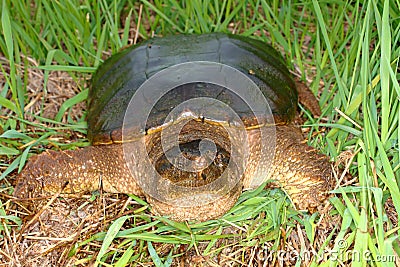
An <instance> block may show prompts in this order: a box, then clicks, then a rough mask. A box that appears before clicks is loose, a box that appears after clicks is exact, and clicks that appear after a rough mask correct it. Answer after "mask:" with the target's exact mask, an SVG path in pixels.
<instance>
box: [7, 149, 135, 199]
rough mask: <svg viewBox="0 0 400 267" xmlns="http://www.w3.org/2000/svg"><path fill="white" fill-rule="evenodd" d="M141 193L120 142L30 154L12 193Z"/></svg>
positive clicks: (27, 196) (27, 195) (20, 195)
mask: <svg viewBox="0 0 400 267" xmlns="http://www.w3.org/2000/svg"><path fill="white" fill-rule="evenodd" d="M100 188H102V189H103V190H104V191H106V192H122V193H132V194H137V195H140V194H141V190H140V189H139V187H138V185H137V183H136V181H135V179H134V178H133V177H132V175H131V173H130V171H129V169H128V168H127V167H126V164H125V161H124V156H123V152H122V146H121V145H117V144H114V145H107V146H89V147H86V148H83V149H78V150H72V151H61V152H59V151H51V150H50V151H46V152H44V153H42V154H40V155H36V156H34V157H32V158H31V159H30V160H29V161H28V163H27V165H26V166H25V168H24V169H23V171H22V172H21V173H20V174H19V175H18V176H17V185H16V187H15V190H14V196H15V197H18V198H29V197H37V196H40V195H41V194H43V193H44V192H48V193H57V192H61V193H65V194H82V193H86V192H90V191H94V190H98V189H100Z"/></svg>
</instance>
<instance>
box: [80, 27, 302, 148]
mask: <svg viewBox="0 0 400 267" xmlns="http://www.w3.org/2000/svg"><path fill="white" fill-rule="evenodd" d="M191 61H210V62H217V63H222V64H225V65H228V66H231V67H233V68H235V69H237V70H239V71H241V72H242V73H244V74H245V75H247V76H248V77H249V78H250V79H251V80H252V81H253V82H254V83H255V84H256V85H257V86H258V87H259V89H260V90H261V92H262V93H263V95H264V96H265V98H266V99H267V101H268V104H269V106H270V108H271V111H272V114H273V115H274V119H275V122H280V123H288V122H290V121H291V120H292V119H293V118H294V116H295V112H296V105H297V102H298V96H297V91H296V87H295V83H294V82H293V80H292V78H291V76H290V74H289V71H288V69H287V68H286V66H285V64H284V61H283V59H282V57H281V56H280V54H279V53H278V52H277V51H276V50H275V49H274V48H272V47H271V46H269V45H268V44H266V43H264V42H262V41H259V40H256V39H253V38H249V37H244V36H239V35H232V34H225V33H211V34H202V35H175V36H168V37H163V38H153V39H150V40H147V41H145V42H143V43H141V44H138V45H134V46H132V47H129V48H127V49H125V50H123V51H121V52H119V53H117V54H115V55H113V56H111V57H110V58H109V59H107V60H106V61H105V62H104V63H103V64H102V65H101V66H100V67H99V68H98V70H97V71H96V73H95V74H94V75H93V78H92V81H91V88H90V90H89V96H88V115H87V119H88V138H89V140H90V141H91V142H92V144H94V145H96V144H109V143H113V142H121V140H122V139H121V135H122V134H121V131H122V125H123V121H124V114H125V111H126V109H127V106H128V104H129V101H130V100H131V98H132V97H133V95H134V94H135V92H136V91H137V89H138V88H139V87H140V86H141V85H142V84H143V83H144V82H145V81H146V80H147V79H149V78H150V77H152V76H153V75H154V74H156V73H158V72H159V71H161V70H163V69H166V68H168V67H171V66H173V65H176V64H179V63H184V62H191ZM200 96H208V97H214V98H216V99H218V100H221V101H222V102H224V103H227V104H228V105H229V106H230V107H232V108H233V109H235V111H237V113H238V114H239V116H240V117H241V118H242V120H243V122H244V123H245V125H246V126H247V124H249V123H250V121H252V120H251V117H252V116H254V115H253V113H252V111H251V110H250V109H249V108H248V107H246V105H243V103H242V102H241V101H240V99H238V96H236V95H234V93H232V92H229V90H226V89H225V88H223V87H221V86H218V85H215V84H207V83H201V82H194V83H191V84H185V85H182V86H180V87H179V88H177V90H174V91H173V92H171V93H169V94H167V95H166V96H165V97H163V98H162V99H161V100H160V101H159V102H158V103H157V105H155V106H154V108H153V110H152V112H151V116H149V119H148V120H147V122H146V126H145V128H146V130H147V129H151V128H154V127H157V126H160V125H161V124H162V121H163V119H165V117H166V116H167V115H168V113H169V111H170V110H171V109H173V108H175V107H176V105H179V103H181V102H183V101H185V100H187V99H189V98H191V97H200ZM251 123H254V122H253V121H252V122H251ZM136 129H137V130H138V131H139V129H140V127H137V128H136Z"/></svg>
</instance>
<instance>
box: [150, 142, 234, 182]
mask: <svg viewBox="0 0 400 267" xmlns="http://www.w3.org/2000/svg"><path fill="white" fill-rule="evenodd" d="M203 142H204V141H203V140H200V139H197V140H193V141H190V142H186V143H181V144H179V148H178V147H173V148H171V149H170V150H169V151H167V152H166V153H164V154H163V155H161V157H159V158H157V159H156V160H155V162H154V167H155V169H156V170H157V172H158V174H160V175H161V177H163V178H165V179H167V180H169V181H171V182H172V183H173V184H175V185H177V186H183V187H200V186H205V185H207V184H210V183H212V182H213V181H215V180H217V179H218V178H219V177H221V175H222V174H223V172H224V171H225V170H226V168H227V167H228V164H229V160H230V156H231V155H230V151H227V150H225V149H224V148H223V147H221V146H220V145H218V144H216V145H215V147H212V146H209V147H205V148H204V145H203V147H202V143H203ZM214 148H215V149H214ZM178 149H179V151H180V152H181V155H182V156H183V157H184V161H183V162H182V160H180V159H179V158H177V157H174V158H173V161H172V162H171V161H170V160H169V159H168V157H167V155H166V154H173V153H174V152H175V151H177V150H178ZM185 164H186V166H185ZM187 164H190V166H187ZM187 167H189V168H187Z"/></svg>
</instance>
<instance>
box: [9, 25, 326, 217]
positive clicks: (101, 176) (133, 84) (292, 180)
mask: <svg viewBox="0 0 400 267" xmlns="http://www.w3.org/2000/svg"><path fill="white" fill-rule="evenodd" d="M186 62H195V64H197V65H199V64H200V65H202V64H205V63H204V62H214V63H216V64H217V63H218V64H220V65H218V66H219V67H220V68H221V69H223V68H224V67H225V68H226V67H227V66H229V67H231V68H232V69H234V70H236V71H237V72H238V73H237V74H236V75H235V76H236V77H231V78H232V79H233V80H234V82H233V83H232V82H231V83H229V84H230V85H232V86H233V87H235V86H237V87H238V86H239V87H240V86H241V85H239V84H240V83H241V82H242V81H243V80H246V79H248V80H249V81H250V83H249V84H253V85H255V86H256V87H257V89H258V93H259V94H258V95H257V92H256V91H251V90H250V91H246V93H244V94H242V95H240V92H239V93H238V91H235V90H233V91H232V90H229V88H227V87H228V86H227V85H226V84H225V85H224V84H217V83H214V82H212V81H204V80H198V79H197V78H193V80H192V82H184V83H178V84H175V85H176V86H172V87H173V88H172V89H173V90H172V89H171V90H168V92H166V93H162V92H159V91H151V90H152V89H154V88H153V87H151V86H147V87H146V89H145V90H142V91H141V92H140V93H138V92H139V88H142V86H143V84H144V83H146V81H148V80H150V79H152V78H154V77H155V76H156V75H157V74H158V73H160V71H162V70H167V69H169V68H171V67H173V66H177V64H178V65H179V64H181V63H182V64H183V63H186ZM191 66H192V65H183V67H181V68H178V69H177V70H178V71H176V70H175V72H174V71H171V72H170V73H169V74H171V73H172V76H173V75H174V74H176V73H182V72H183V73H182V74H185V73H189V74H188V75H189V76H191V75H194V76H196V75H197V74H198V73H202V69H200V70H199V69H196V70H195V72H194V74H192V73H190V70H191ZM211 72H215V73H210V72H207V73H206V74H205V76H207V75H211V76H213V75H215V76H219V73H218V72H219V70H218V67H217V69H213V71H211ZM180 75H181V74H178V75H177V77H175V78H176V79H178V80H179V79H181V76H180ZM188 75H187V76H188ZM167 76H168V75H167ZM200 76H201V75H200ZM241 76H243V77H244V78H243V77H241ZM203 78H204V76H203ZM231 78H230V77H228V78H226V77H223V80H229V81H230V80H231ZM168 79H169V78H167V83H168V82H169V80H168ZM172 79H173V78H172ZM165 81H166V80H165V79H164V80H163V79H161V82H159V83H163V82H165ZM172 84H174V83H172ZM235 84H236V85H235ZM155 85H156V86H155V87H157V83H155ZM153 86H154V84H153ZM244 87H245V86H244ZM250 87H251V86H250ZM149 88H150V89H149ZM142 89H143V88H142ZM239 90H241V89H240V88H239ZM157 94H159V95H157ZM246 94H247V95H246ZM137 95H139V96H141V97H142V98H140V101H136V104H135V105H134V106H133V107H134V108H135V107H137V106H140V105H141V104H140V103H142V105H143V106H142V107H139V111H138V109H136V111H134V112H133V111H132V112H131V113H127V110H128V109H129V107H130V105H131V104H130V103H132V100H131V99H132V98H134V96H137ZM153 95H157V97H156V100H157V101H155V102H154V103H152V102H151V101H150V100H149V102H146V101H148V98H151V97H152V96H153ZM193 98H195V99H197V98H201V99H203V98H212V99H216V100H217V102H218V103H221V102H222V103H224V104H226V105H227V106H229V107H230V108H231V110H233V111H234V113H235V114H236V117H235V115H230V113H222V115H221V114H220V112H219V110H220V109H223V108H224V107H223V106H221V105H218V104H216V105H214V102H213V103H211V104H210V103H209V102H207V103H206V104H204V103H203V102H201V103H202V104H201V105H199V106H197V107H195V106H196V105H192V104H190V105H189V106H185V107H184V108H182V109H178V111H177V112H176V114H175V115H174V116H172V117H168V116H167V115H168V114H169V113H170V112H172V111H173V110H176V109H177V107H179V104H180V103H182V102H185V101H189V100H191V99H193ZM257 98H265V99H266V101H267V103H268V106H269V108H270V109H269V111H270V113H269V112H263V111H261V115H259V116H256V113H257V112H258V111H259V110H258V111H257V110H256V111H254V109H252V108H251V103H250V104H249V102H248V101H253V100H254V99H257ZM243 99H244V100H243ZM249 99H250V100H249ZM150 102H151V103H150ZM138 103H139V104H138ZM297 103H298V92H297V90H296V84H295V83H294V81H293V80H292V78H291V77H290V75H289V71H288V70H287V68H286V66H285V65H284V63H283V60H282V58H281V57H280V55H279V54H278V52H276V51H275V50H274V49H273V48H272V47H270V46H269V45H267V44H265V43H264V42H261V41H258V40H255V39H252V38H247V37H242V36H238V35H230V34H222V33H214V34H203V35H178V36H170V37H164V38H154V39H151V40H148V41H145V42H143V43H142V44H139V45H136V46H133V47H131V48H128V49H125V50H123V51H121V52H120V53H118V54H116V55H113V56H112V57H110V58H109V59H108V60H107V61H105V62H104V63H103V64H102V65H101V66H100V67H99V69H98V70H97V72H96V73H95V74H94V76H93V78H92V83H91V88H90V91H89V97H88V115H87V117H88V138H89V140H90V141H91V143H92V146H89V147H86V148H83V149H78V150H74V151H61V152H55V151H47V152H45V153H42V154H40V155H37V156H34V157H32V158H31V159H30V160H29V162H28V164H27V166H26V167H25V168H24V170H23V171H22V172H21V173H20V174H19V175H18V182H17V185H16V187H15V192H14V195H15V196H16V197H20V198H26V197H29V196H35V195H37V194H43V193H44V192H49V193H55V192H61V193H72V194H80V193H83V192H88V191H94V190H97V189H100V188H102V189H103V190H104V191H107V192H118V193H132V194H136V195H139V196H145V197H146V198H147V200H148V201H149V203H150V204H151V206H152V208H153V211H155V213H158V214H161V215H169V216H171V217H172V218H173V219H175V220H206V219H210V218H215V217H218V216H220V215H222V214H223V213H225V212H226V211H227V210H229V209H230V208H231V207H232V206H233V204H234V203H235V202H236V200H237V198H238V196H239V195H240V193H241V191H242V189H243V188H249V187H254V185H258V184H260V183H258V184H257V183H253V181H254V180H255V179H256V178H257V179H258V180H260V181H265V180H266V179H268V178H270V179H274V180H276V181H277V182H278V184H279V185H280V186H282V188H284V190H285V191H286V192H287V193H288V195H289V196H290V197H291V199H292V201H293V203H294V204H295V205H296V207H297V208H299V209H313V208H315V207H316V206H317V205H319V204H320V203H321V202H322V201H323V200H325V199H326V197H327V195H326V194H327V190H329V189H330V188H331V186H332V177H331V175H332V174H331V171H330V164H329V161H328V159H327V157H326V156H324V155H321V154H318V152H317V151H316V150H315V149H314V148H312V147H309V146H307V145H306V144H304V143H303V142H302V140H303V136H302V134H301V131H300V130H299V129H298V127H296V126H295V124H294V123H293V121H294V119H295V117H296V115H297V114H296V108H297ZM150 104H151V107H150V109H149V112H148V114H147V115H148V117H147V116H143V114H141V113H140V109H141V108H145V106H146V105H150ZM210 109H211V110H212V112H211V113H213V114H217V115H216V116H215V117H213V116H211V115H210V116H209V115H207V114H206V111H207V110H210ZM266 109H268V108H266ZM131 117H136V119H138V120H135V119H131ZM141 120H143V121H141ZM238 124H241V125H242V126H243V127H242V129H244V131H241V132H240V133H238V134H233V136H234V137H233V138H232V137H231V136H230V132H234V131H235V130H236V128H240V127H237V125H238ZM176 125H178V126H179V127H178V128H179V129H178V132H176V133H173V132H168V131H167V130H169V129H170V128H173V126H176ZM263 131H264V132H263ZM243 132H244V135H243ZM262 133H264V137H262ZM163 134H164V135H165V136H166V139H165V140H167V141H164V144H167V146H166V148H165V147H164V148H163V142H162V139H163V136H162V135H163ZM241 134H242V135H241ZM173 135H178V137H176V140H175V139H174V138H175V136H173ZM230 138H231V139H230ZM263 138H264V139H263ZM210 139H211V140H212V142H211V145H210ZM174 140H175V141H176V143H175V144H172V143H173V141H174ZM204 140H205V142H203V141H204ZM244 143H247V144H248V146H247V150H245V149H241V148H240V145H241V144H244ZM126 144H139V145H138V146H135V145H134V146H131V147H128V148H125V147H124V146H125V145H126ZM168 144H169V145H168ZM171 144H172V145H171ZM141 145H143V147H144V149H142V150H140V148H139V147H140V146H141ZM202 146H203V147H208V148H209V149H205V150H204V149H203V150H201V147H202ZM210 147H211V148H210ZM238 147H239V149H237V150H236V151H234V150H235V148H238ZM174 149H175V151H176V149H178V151H179V153H180V155H181V157H180V158H178V159H176V158H173V159H172V160H171V157H170V155H169V154H168V152H169V151H170V150H174ZM139 150H140V151H141V152H140V153H139V152H138V151H139ZM210 151H211V152H212V153H211V154H213V155H211V156H210V155H209V154H210V153H208V152H210ZM246 151H247V158H246V157H244V156H243V157H241V155H242V154H246V153H245V152H246ZM132 155H133V156H132ZM233 155H236V159H235V160H232V158H233ZM182 161H186V163H188V166H189V169H187V168H181V167H179V166H181V165H179V164H180V163H182ZM230 161H234V162H233V164H232V166H233V167H232V166H231V165H229V164H230ZM188 166H186V167H188ZM229 166H231V167H229ZM228 167H229V168H228ZM228 169H229V171H228ZM154 176H157V177H158V178H157V179H154ZM221 177H225V178H224V179H222V182H220V183H216V181H217V180H218V179H219V178H221ZM226 184H229V186H226ZM209 185H212V186H209ZM218 186H219V187H220V188H222V189H218V188H217V189H216V187H218ZM193 188H194V190H192V189H193ZM197 196H198V197H197Z"/></svg>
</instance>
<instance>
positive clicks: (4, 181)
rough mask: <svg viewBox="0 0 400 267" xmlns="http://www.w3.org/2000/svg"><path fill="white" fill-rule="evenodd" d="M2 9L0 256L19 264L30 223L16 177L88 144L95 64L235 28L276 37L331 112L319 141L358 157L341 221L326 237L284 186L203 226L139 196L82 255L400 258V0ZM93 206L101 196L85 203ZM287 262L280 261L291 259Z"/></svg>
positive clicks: (343, 187)
mask: <svg viewBox="0 0 400 267" xmlns="http://www.w3.org/2000/svg"><path fill="white" fill-rule="evenodd" d="M1 5H2V9H1V31H2V35H1V36H0V52H1V58H0V60H1V62H2V64H1V82H2V89H1V91H0V108H1V116H0V131H1V135H0V140H1V143H0V158H1V162H0V168H1V173H2V174H1V176H0V180H1V181H0V183H1V186H0V193H1V194H0V222H1V224H0V235H1V236H2V237H3V241H0V247H1V248H2V249H1V250H2V251H3V252H1V253H0V262H1V261H4V262H13V260H12V259H9V258H7V255H13V252H12V251H11V250H12V248H13V246H12V245H13V243H15V242H16V239H15V235H16V233H17V231H18V229H19V228H20V226H21V223H22V220H21V219H23V218H24V216H23V215H22V213H16V212H15V210H14V209H13V208H11V201H10V197H9V196H10V195H11V194H12V191H13V187H12V184H13V182H14V178H15V175H16V173H17V172H18V171H20V170H21V169H22V167H23V166H24V164H25V163H26V161H27V160H28V158H29V156H31V155H32V154H36V153H40V152H42V151H44V150H45V149H48V148H51V149H74V148H76V147H82V146H86V145H88V142H87V140H86V139H85V132H86V123H85V113H84V112H80V111H78V110H80V107H83V103H84V101H85V99H86V96H87V81H88V79H89V78H90V73H92V72H93V71H94V70H95V69H96V68H97V66H98V65H99V64H100V63H101V62H102V61H103V60H104V59H105V58H107V57H109V56H110V55H111V54H113V53H115V52H117V51H119V50H120V49H121V48H122V47H124V46H126V45H130V44H132V43H133V42H134V40H138V41H140V40H143V39H147V38H150V37H151V36H152V35H157V36H163V35H168V34H175V33H184V32H185V33H202V32H212V31H222V32H234V33H240V34H243V35H246V36H254V37H255V38H258V39H261V40H265V41H266V42H268V43H271V44H272V45H273V46H274V47H276V48H277V49H279V50H280V51H282V52H283V55H284V57H285V60H286V62H287V63H288V65H289V66H292V69H293V70H295V72H296V73H298V74H300V75H301V77H302V78H303V79H304V80H307V81H309V82H310V88H311V89H312V91H313V92H315V93H316V94H318V96H319V103H320V106H321V107H322V111H323V115H322V116H321V118H320V119H319V120H316V121H315V120H314V119H312V118H310V119H309V121H308V122H307V123H306V125H307V126H306V127H307V129H309V142H310V144H311V145H313V146H315V147H317V148H318V149H319V150H321V151H322V152H323V153H325V154H327V155H329V157H330V158H331V159H332V160H334V161H336V162H341V163H342V165H346V164H347V163H348V164H347V166H348V167H349V172H350V173H351V174H352V177H354V179H350V180H349V179H347V178H346V177H341V176H340V175H341V173H339V176H338V177H337V179H338V181H339V182H338V186H337V188H336V189H335V191H334V193H335V195H334V197H332V198H331V199H330V203H331V207H330V209H329V214H328V215H327V216H331V217H329V218H336V219H337V221H338V223H336V221H332V222H331V224H333V225H334V226H336V228H335V227H332V225H330V226H331V227H332V228H329V227H328V229H329V232H328V233H324V232H323V230H322V229H323V225H322V224H321V221H319V220H320V218H319V216H318V214H314V215H307V214H303V213H298V212H296V211H295V210H293V209H292V208H291V207H290V204H289V203H288V202H287V201H286V200H285V198H284V196H283V194H282V192H280V191H279V190H272V191H265V190H257V191H255V192H246V193H245V194H243V195H242V196H241V198H240V201H239V203H238V204H237V205H236V206H235V207H234V209H240V210H242V213H241V214H242V215H241V216H238V215H234V214H233V213H232V212H231V213H228V214H226V215H225V216H224V217H223V218H222V219H220V220H213V221H209V222H205V223H199V224H186V223H176V222H172V221H169V220H168V219H165V218H158V217H153V216H151V215H150V213H149V212H148V211H147V203H145V202H143V201H142V200H140V199H137V198H134V197H133V196H132V197H133V199H134V200H136V202H135V203H139V205H137V204H131V203H133V202H132V200H131V199H128V200H127V201H126V203H128V206H127V210H130V213H128V214H126V215H124V216H122V217H119V218H116V217H114V218H113V220H114V222H113V223H111V224H110V223H109V222H108V221H107V222H108V223H107V224H106V225H105V227H104V228H101V227H99V228H96V229H94V230H93V229H92V231H91V232H90V234H89V235H88V234H87V235H84V234H82V235H81V236H80V237H77V238H75V239H74V240H72V241H70V242H67V243H66V244H67V245H65V246H67V247H68V248H70V249H68V251H69V257H72V258H73V259H74V261H75V264H76V265H77V266H85V265H86V264H88V262H95V263H96V264H97V265H105V266H111V265H112V266H125V265H127V264H128V265H130V266H135V264H138V262H142V263H146V262H153V265H155V266H169V265H170V264H171V262H172V261H179V257H180V258H184V257H185V256H182V254H185V251H188V250H189V251H195V252H196V253H195V254H196V255H201V257H200V258H196V257H193V258H190V259H191V263H192V264H194V263H196V262H195V260H196V259H201V261H203V263H204V262H206V263H208V264H210V265H213V264H214V266H216V265H217V262H218V260H217V259H218V257H217V256H216V255H225V256H223V257H222V261H221V259H220V262H219V263H220V264H222V262H225V263H226V264H227V263H228V262H229V261H231V262H235V263H236V264H238V265H239V262H242V263H243V264H255V262H256V256H254V255H256V254H257V253H259V252H260V251H262V249H263V245H268V246H270V250H279V249H288V248H291V246H293V245H296V242H293V240H292V239H290V238H291V237H293V235H296V236H297V238H299V241H298V242H297V243H298V244H299V245H298V246H297V250H298V251H303V252H304V251H306V250H307V249H309V248H310V247H313V248H314V249H315V250H316V252H318V253H319V255H321V256H324V255H325V256H326V253H325V254H324V253H323V251H324V250H327V249H330V250H331V252H332V251H333V252H335V253H336V254H335V253H333V254H332V253H331V254H330V257H329V258H328V259H327V260H326V261H321V260H319V259H318V258H317V257H314V258H313V259H311V260H309V261H307V260H304V259H303V261H302V260H300V259H297V261H296V260H295V261H294V262H292V264H297V266H300V265H301V264H306V263H307V264H310V265H311V266H317V265H321V266H340V265H341V264H342V263H343V264H350V263H351V262H352V264H353V265H354V266H367V265H368V266H395V264H396V263H394V262H393V261H391V260H390V259H391V258H390V256H392V255H397V256H398V255H400V247H399V242H398V235H399V233H400V228H399V226H398V214H399V212H400V192H399V184H400V158H399V156H400V150H399V149H400V145H399V140H400V128H399V122H400V115H399V114H400V111H399V109H400V103H399V99H400V86H399V80H400V74H399V69H400V67H399V57H400V46H399V43H400V40H399V39H400V23H399V22H400V15H399V14H400V2H399V1H398V0H394V1H390V0H385V1H374V0H366V1H342V0H338V1H334V2H329V1H328V2H324V1H316V0H309V1H287V2H286V1H284V3H282V1H264V0H254V1H234V0H224V1H211V0H208V1H197V0H196V1H175V0H165V1H158V0H154V1H147V0H142V1H140V2H132V1H105V0H99V1H94V0H85V1H74V0H66V1H49V0H40V1H35V2H34V4H32V3H31V1H25V0H21V1H10V0H3V1H2V3H1ZM139 21H140V23H139ZM38 77H39V78H38ZM33 80H36V81H37V80H39V85H36V87H35V85H33V84H32V83H33ZM71 84H72V87H73V89H68V88H69V87H71V86H70V85H71ZM57 85H58V86H59V87H57ZM52 87H56V88H59V90H58V93H60V90H61V92H62V93H63V94H64V95H63V96H60V99H62V100H63V101H58V102H57V103H49V97H50V96H54V94H55V93H54V90H53V92H50V91H51V90H50V89H51V88H52ZM32 88H34V89H35V88H36V89H35V90H36V91H34V90H33V89H32ZM61 97H63V98H61ZM64 100H65V101H64ZM52 105H53V106H52ZM54 107H55V108H56V111H55V112H53V113H52V114H51V116H48V114H49V113H48V110H49V109H51V108H54ZM85 203H86V204H85ZM87 203H92V202H91V200H90V201H89V200H85V202H84V204H82V205H89V204H87ZM105 206H106V205H105ZM124 207H125V206H124ZM80 208H81V207H80ZM335 224H336V225H335ZM107 230H108V231H107ZM302 233H303V234H302ZM183 244H185V246H183ZM307 244H308V245H309V246H308V247H307ZM182 246H183V247H182ZM83 250H85V251H87V250H89V251H90V253H86V254H84V253H83V254H82V251H83ZM264 252H265V251H264ZM355 252H357V253H360V255H361V254H362V253H370V254H369V255H370V259H371V260H370V261H366V260H365V259H362V258H360V260H358V259H357V255H358V254H357V253H355ZM186 254H190V253H189V252H186ZM356 254H357V255H356ZM252 255H253V256H252ZM257 255H259V254H257ZM349 255H350V256H352V257H353V258H352V259H353V261H352V260H351V257H350V259H346V256H349ZM64 256H65V255H64ZM335 256H337V257H339V258H340V260H342V262H341V261H336V260H335ZM74 257H75V258H74ZM186 257H187V256H186ZM274 257H275V258H273V259H270V260H271V261H270V262H272V261H273V260H275V261H277V260H278V258H277V255H276V254H275V255H274ZM384 257H386V258H385V259H389V260H386V261H385V260H384ZM64 258H68V257H64ZM16 263H17V262H16V259H14V264H16Z"/></svg>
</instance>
